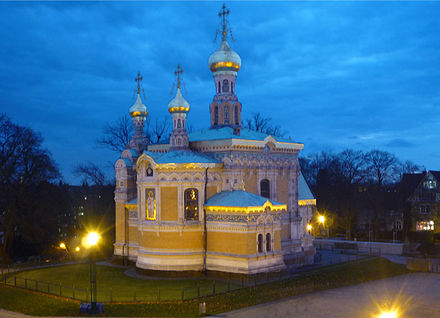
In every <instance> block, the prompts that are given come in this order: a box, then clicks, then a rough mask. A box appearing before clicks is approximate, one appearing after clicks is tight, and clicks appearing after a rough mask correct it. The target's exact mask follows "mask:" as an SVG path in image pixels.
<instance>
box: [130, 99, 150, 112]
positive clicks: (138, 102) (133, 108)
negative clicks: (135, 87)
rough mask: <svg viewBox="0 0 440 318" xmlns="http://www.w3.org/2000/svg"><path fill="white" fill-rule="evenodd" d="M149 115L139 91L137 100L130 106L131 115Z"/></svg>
mask: <svg viewBox="0 0 440 318" xmlns="http://www.w3.org/2000/svg"><path fill="white" fill-rule="evenodd" d="M147 115H148V109H147V106H145V105H144V104H143V103H142V100H141V95H140V94H139V93H138V95H137V99H136V102H135V103H134V105H133V106H131V107H130V116H131V117H146V116H147Z"/></svg>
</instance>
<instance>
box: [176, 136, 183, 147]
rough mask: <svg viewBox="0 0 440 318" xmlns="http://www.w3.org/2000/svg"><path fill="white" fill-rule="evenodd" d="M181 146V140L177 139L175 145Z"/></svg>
mask: <svg viewBox="0 0 440 318" xmlns="http://www.w3.org/2000/svg"><path fill="white" fill-rule="evenodd" d="M181 144H182V139H180V138H177V145H178V146H180V145H181Z"/></svg>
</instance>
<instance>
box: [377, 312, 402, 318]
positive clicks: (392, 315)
mask: <svg viewBox="0 0 440 318" xmlns="http://www.w3.org/2000/svg"><path fill="white" fill-rule="evenodd" d="M378 318H397V314H396V312H395V311H384V312H383V313H381V314H380V315H379V317H378Z"/></svg>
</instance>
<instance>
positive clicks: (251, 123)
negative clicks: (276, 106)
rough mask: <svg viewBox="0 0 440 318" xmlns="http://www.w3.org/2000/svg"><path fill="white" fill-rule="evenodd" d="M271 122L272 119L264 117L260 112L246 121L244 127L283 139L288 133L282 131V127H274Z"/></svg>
mask: <svg viewBox="0 0 440 318" xmlns="http://www.w3.org/2000/svg"><path fill="white" fill-rule="evenodd" d="M271 121H272V119H271V118H269V117H263V116H262V115H261V113H260V112H258V113H253V114H252V117H251V118H247V119H246V121H245V125H244V127H245V128H247V129H250V130H253V131H258V132H262V133H265V134H268V135H272V136H274V137H283V136H284V135H285V134H286V133H285V132H283V131H282V130H281V126H279V125H272V123H271Z"/></svg>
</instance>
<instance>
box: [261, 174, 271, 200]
mask: <svg viewBox="0 0 440 318" xmlns="http://www.w3.org/2000/svg"><path fill="white" fill-rule="evenodd" d="M260 195H261V196H262V197H265V198H268V199H270V183H269V180H267V179H263V180H261V181H260Z"/></svg>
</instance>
